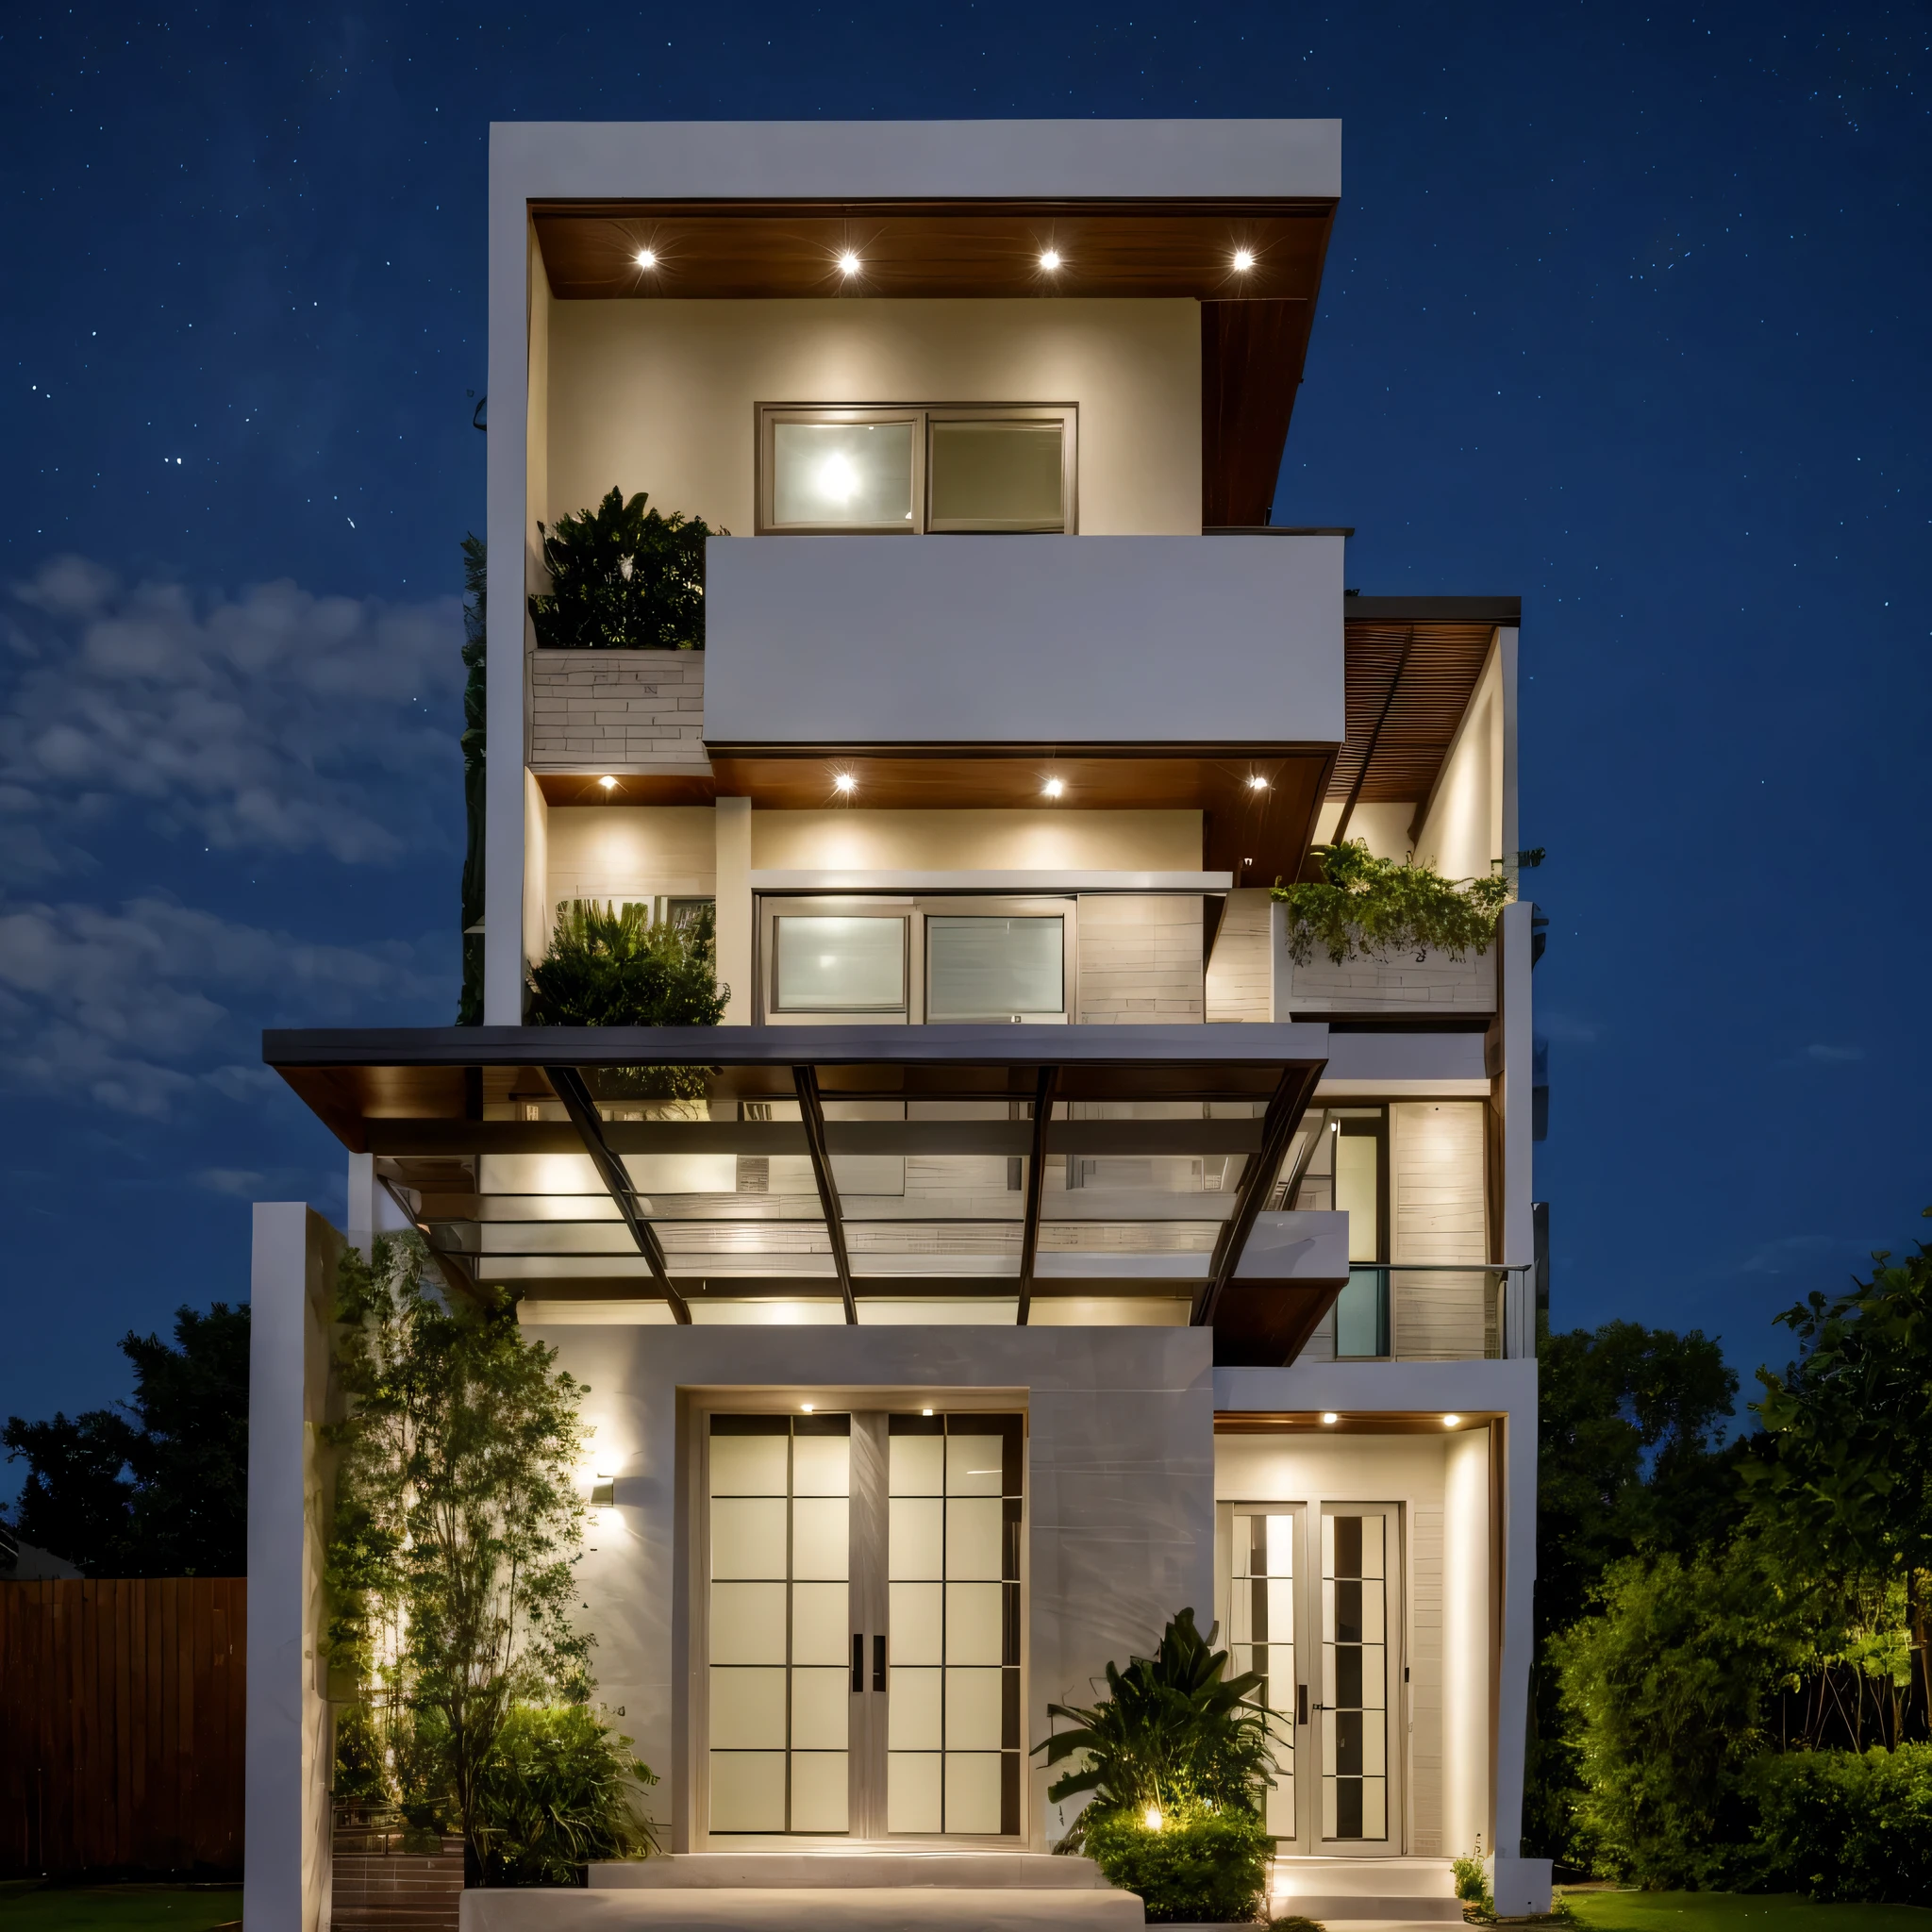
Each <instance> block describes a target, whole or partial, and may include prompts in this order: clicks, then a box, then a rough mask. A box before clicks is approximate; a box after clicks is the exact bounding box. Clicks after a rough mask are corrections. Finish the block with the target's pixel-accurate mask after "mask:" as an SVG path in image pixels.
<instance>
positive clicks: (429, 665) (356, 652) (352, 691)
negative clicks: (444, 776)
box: [0, 557, 464, 881]
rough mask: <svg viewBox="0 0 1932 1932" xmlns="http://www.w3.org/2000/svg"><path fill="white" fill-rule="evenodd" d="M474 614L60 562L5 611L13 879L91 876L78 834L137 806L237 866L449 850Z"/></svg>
mask: <svg viewBox="0 0 1932 1932" xmlns="http://www.w3.org/2000/svg"><path fill="white" fill-rule="evenodd" d="M461 638H462V619H461V608H460V605H459V603H458V600H457V599H456V598H454V597H443V598H437V599H434V600H430V601H427V602H424V603H420V604H389V603H385V602H384V601H382V600H381V599H378V598H354V597H318V596H315V595H313V594H312V593H311V592H309V591H304V590H301V589H299V588H298V587H297V586H296V585H294V584H292V583H289V582H286V581H283V582H278V583H272V584H262V585H258V586H257V587H255V588H254V589H252V590H249V591H244V592H242V594H241V595H240V596H238V597H225V596H209V597H197V596H195V595H193V594H192V593H191V592H190V591H188V590H186V589H185V588H183V587H182V586H181V585H179V584H172V583H158V582H143V583H141V584H137V585H135V586H133V587H132V588H128V587H125V586H124V585H123V584H122V582H121V580H120V579H119V578H118V577H117V576H116V575H114V573H113V572H111V571H109V570H108V569H106V568H105V567H104V566H102V565H100V564H98V563H95V562H92V561H91V560H90V559H88V558H80V557H59V558H54V559H53V560H51V561H50V562H48V563H46V564H44V565H42V568H41V569H40V571H39V572H38V573H37V574H36V575H34V577H33V578H32V580H31V581H29V582H27V583H25V584H16V585H14V586H13V587H12V591H11V598H10V602H9V603H8V604H7V605H5V606H0V645H4V646H5V648H4V649H0V814H4V815H5V818H6V820H7V821H8V824H7V829H6V832H5V834H4V836H0V854H4V856H5V860H6V864H7V871H8V876H10V877H11V878H13V879H14V880H16V881H20V880H25V879H29V878H42V877H46V876H48V875H50V874H54V873H57V872H61V871H72V870H75V869H77V868H80V867H84V866H86V865H88V864H89V863H91V861H90V859H89V858H88V855H87V853H86V850H85V847H84V845H83V844H82V843H81V842H80V841H79V840H78V838H77V837H76V834H77V833H79V832H80V831H81V830H82V829H83V828H84V827H85V826H86V825H87V824H89V823H91V822H98V821H99V820H101V819H102V818H103V817H106V816H110V815H111V814H112V813H113V812H114V811H115V810H117V809H118V808H121V807H122V806H125V805H126V804H130V803H131V804H134V805H137V806H140V807H142V808H145V809H146V810H147V812H148V814H149V816H150V817H151V819H152V820H153V821H154V822H155V823H156V824H158V826H159V827H160V829H162V830H163V831H166V832H171V833H175V834H177V835H179V834H183V833H188V832H192V833H193V834H195V835H196V836H197V837H199V838H200V839H201V840H202V841H204V842H206V843H208V845H211V846H214V847H217V848H220V849H223V850H237V851H255V852H275V853H294V852H307V851H314V852H321V853H325V854H327V855H328V856H330V857H331V858H337V859H340V860H342V861H344V862H345V863H349V864H365V863H371V862H383V861H392V860H394V859H397V858H401V857H402V856H403V855H404V853H405V852H406V851H407V850H408V849H410V848H411V847H420V846H423V845H425V844H429V845H435V844H437V843H439V842H440V835H439V834H438V833H437V832H436V830H435V829H434V828H435V825H436V821H435V820H433V819H431V818H429V817H427V816H426V815H425V813H424V811H423V808H422V800H423V797H424V790H425V777H427V776H430V775H431V774H435V773H436V772H437V771H438V770H439V769H441V770H442V771H446V772H447V773H448V774H449V778H450V791H449V794H448V795H449V796H450V797H451V798H452V799H454V798H455V796H456V791H455V778H456V771H457V761H458V750H457V745H456V734H457V732H458V730H459V729H460V724H459V718H458V710H457V706H456V698H457V694H458V691H460V689H461V685H462V680H463V675H464V673H463V666H462V661H461V657H460V645H461Z"/></svg>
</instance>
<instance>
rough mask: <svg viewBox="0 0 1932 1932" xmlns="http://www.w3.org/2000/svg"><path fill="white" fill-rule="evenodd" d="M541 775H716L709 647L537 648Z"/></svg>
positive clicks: (532, 663) (535, 748) (533, 690)
mask: <svg viewBox="0 0 1932 1932" xmlns="http://www.w3.org/2000/svg"><path fill="white" fill-rule="evenodd" d="M528 661H529V676H530V741H529V765H530V768H531V770H532V771H536V772H595V773H604V772H615V773H625V772H666V773H687V772H688V773H692V774H699V773H708V771H709V770H710V768H711V767H710V760H709V759H708V758H707V757H706V755H705V741H704V732H705V654H704V653H703V652H702V651H532V652H531V653H530V654H529V660H528Z"/></svg>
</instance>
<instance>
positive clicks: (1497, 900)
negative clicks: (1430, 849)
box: [1274, 839, 1510, 966]
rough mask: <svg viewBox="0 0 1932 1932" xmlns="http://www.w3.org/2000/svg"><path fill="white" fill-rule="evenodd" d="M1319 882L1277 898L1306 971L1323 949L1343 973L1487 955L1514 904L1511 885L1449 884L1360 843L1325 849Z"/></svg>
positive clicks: (1279, 891)
mask: <svg viewBox="0 0 1932 1932" xmlns="http://www.w3.org/2000/svg"><path fill="white" fill-rule="evenodd" d="M1315 858H1316V860H1317V861H1318V862H1319V864H1320V865H1321V868H1322V876H1321V878H1320V879H1319V880H1309V881H1305V882H1303V883H1301V884H1298V885H1292V886H1285V885H1283V884H1282V883H1281V881H1280V880H1279V879H1276V880H1275V882H1274V897H1275V898H1277V899H1279V900H1280V901H1281V902H1282V903H1283V904H1284V905H1285V906H1286V907H1287V908H1288V941H1287V942H1288V956H1289V958H1291V959H1292V960H1293V961H1294V963H1295V964H1296V965H1297V966H1306V965H1307V964H1308V962H1309V961H1310V960H1311V959H1312V958H1314V957H1315V950H1316V948H1317V947H1318V946H1319V947H1320V948H1321V949H1322V950H1323V951H1324V952H1325V953H1326V954H1327V955H1328V957H1329V958H1330V959H1331V960H1333V961H1334V963H1335V964H1336V965H1338V966H1340V965H1341V964H1342V963H1343V962H1344V961H1346V960H1349V959H1355V958H1370V959H1384V958H1388V957H1389V955H1390V954H1391V953H1406V952H1420V951H1422V950H1424V949H1425V948H1433V949H1434V950H1435V951H1437V952H1440V953H1447V954H1448V955H1449V956H1450V957H1451V958H1457V959H1459V958H1462V956H1463V955H1464V954H1465V953H1472V952H1473V953H1485V952H1487V951H1488V950H1489V946H1490V941H1491V938H1492V937H1493V936H1494V933H1495V927H1496V915H1497V914H1498V913H1499V912H1500V911H1502V909H1503V908H1504V907H1505V906H1506V905H1507V904H1508V902H1509V896H1510V890H1509V881H1508V880H1507V878H1506V877H1505V876H1504V875H1503V874H1502V873H1501V872H1494V873H1491V874H1490V876H1489V877H1488V878H1482V879H1464V880H1462V881H1460V882H1459V883H1458V882H1455V881H1452V880H1449V879H1445V878H1444V877H1443V876H1442V875H1441V874H1440V873H1439V872H1437V871H1436V870H1435V869H1434V868H1433V867H1431V866H1426V865H1398V864H1397V863H1396V862H1395V861H1394V860H1393V859H1392V858H1376V857H1375V856H1374V854H1373V853H1372V852H1371V851H1370V850H1369V848H1368V846H1367V845H1366V844H1365V843H1364V842H1363V841H1361V840H1359V839H1354V840H1350V841H1348V842H1347V843H1346V844H1342V845H1318V846H1317V847H1316V848H1315Z"/></svg>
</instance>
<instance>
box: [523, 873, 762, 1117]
mask: <svg viewBox="0 0 1932 1932" xmlns="http://www.w3.org/2000/svg"><path fill="white" fill-rule="evenodd" d="M715 931H716V920H715V915H714V914H713V913H712V911H711V909H710V908H708V907H707V908H704V910H702V911H701V912H700V913H699V914H698V915H697V916H696V917H695V918H692V919H686V920H660V921H658V922H656V923H653V921H652V918H651V909H650V908H649V907H648V906H638V905H626V906H621V907H619V908H616V910H614V911H612V910H608V909H607V908H604V907H602V906H598V905H596V904H595V903H593V902H586V901H584V900H575V901H573V902H572V903H570V904H567V905H565V906H563V907H561V908H558V914H557V932H556V935H555V936H554V937H553V938H552V940H551V941H550V950H549V952H548V954H546V955H545V957H544V958H543V959H542V960H541V962H540V963H539V964H537V965H535V966H533V967H532V968H531V969H530V998H529V1023H530V1024H531V1025H533V1026H715V1025H716V1024H718V1022H719V1021H720V1020H721V1019H723V1018H724V1003H725V1001H726V1000H728V999H729V998H730V997H731V989H730V988H729V987H728V986H720V985H719V984H718V973H717V947H716V943H715V941H714V939H713V934H714V932H715ZM600 1085H601V1090H602V1091H603V1092H604V1093H606V1094H607V1095H611V1096H615V1095H619V1094H638V1095H642V1096H645V1097H650V1098H658V1099H664V1098H672V1097H685V1098H690V1097H694V1096H697V1095H701V1094H702V1093H703V1092H704V1091H705V1073H704V1069H703V1068H702V1067H607V1068H605V1069H604V1070H603V1073H602V1074H601V1075H600Z"/></svg>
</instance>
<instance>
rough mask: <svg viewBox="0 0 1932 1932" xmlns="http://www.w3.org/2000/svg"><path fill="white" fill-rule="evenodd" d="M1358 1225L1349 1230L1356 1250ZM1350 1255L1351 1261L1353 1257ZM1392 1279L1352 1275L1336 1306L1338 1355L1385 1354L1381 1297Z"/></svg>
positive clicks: (1351, 1244)
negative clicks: (1355, 1229) (1356, 1227)
mask: <svg viewBox="0 0 1932 1932" xmlns="http://www.w3.org/2000/svg"><path fill="white" fill-rule="evenodd" d="M1354 1226H1355V1223H1354V1222H1353V1221H1351V1222H1350V1223H1349V1227H1350V1229H1351V1233H1350V1235H1349V1243H1350V1247H1351V1250H1353V1247H1354V1242H1355V1236H1354V1233H1353V1231H1352V1230H1353V1229H1354ZM1351 1258H1352V1255H1351ZM1388 1283H1389V1277H1388V1276H1387V1275H1386V1274H1379V1273H1377V1274H1351V1275H1350V1276H1349V1278H1348V1284H1347V1286H1346V1287H1344V1288H1343V1289H1342V1291H1341V1295H1340V1297H1339V1298H1338V1299H1337V1301H1336V1304H1335V1353H1336V1354H1337V1355H1339V1356H1378V1355H1380V1354H1381V1353H1382V1337H1383V1333H1384V1323H1383V1320H1382V1298H1383V1296H1384V1295H1385V1294H1387V1292H1388Z"/></svg>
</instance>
